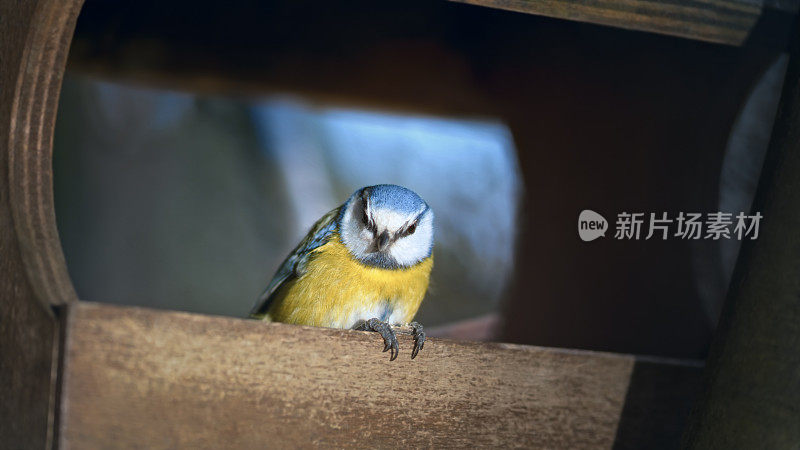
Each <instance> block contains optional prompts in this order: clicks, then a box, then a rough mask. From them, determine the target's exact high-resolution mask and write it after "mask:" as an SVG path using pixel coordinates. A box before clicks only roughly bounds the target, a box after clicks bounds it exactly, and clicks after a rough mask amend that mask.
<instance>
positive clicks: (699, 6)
mask: <svg viewBox="0 0 800 450" xmlns="http://www.w3.org/2000/svg"><path fill="white" fill-rule="evenodd" d="M451 1H455V2H459V3H468V4H471V5H479V6H487V7H491V8H498V9H505V10H509V11H517V12H522V13H526V14H536V15H541V16H548V17H555V18H559V19H567V20H574V21H578V22H589V23H596V24H600V25H608V26H612V27H617V28H625V29H629V30H639V31H649V32H652V33H660V34H666V35H671V36H679V37H683V38H687V39H696V40H700V41H708V42H716V43H720V44H728V45H741V44H742V43H743V42H744V41H745V39H747V37H748V35H749V33H750V31H751V30H752V29H753V27H754V26H755V24H756V22H757V21H758V18H759V16H760V14H761V2H760V1H757V0H675V1H669V2H663V1H658V0H588V1H585V0H451Z"/></svg>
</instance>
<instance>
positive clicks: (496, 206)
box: [55, 76, 521, 325]
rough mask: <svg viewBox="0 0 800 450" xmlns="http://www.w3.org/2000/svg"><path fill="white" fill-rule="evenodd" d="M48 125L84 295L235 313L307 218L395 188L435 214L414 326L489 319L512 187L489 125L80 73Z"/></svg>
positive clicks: (65, 231)
mask: <svg viewBox="0 0 800 450" xmlns="http://www.w3.org/2000/svg"><path fill="white" fill-rule="evenodd" d="M59 118H60V119H59V125H58V130H59V131H58V133H57V134H58V137H57V138H56V145H57V147H58V148H59V150H58V151H57V154H56V162H55V165H56V172H57V173H58V174H59V175H57V181H56V184H57V187H56V191H57V192H58V196H59V200H58V220H59V229H60V231H61V234H62V236H63V240H64V247H65V252H66V254H67V255H69V256H68V258H69V267H70V270H71V271H72V272H71V273H72V276H73V281H74V283H75V285H76V289H77V290H78V291H79V292H80V295H81V298H86V299H98V300H102V301H112V302H119V303H123V304H132V305H142V306H150V307H160V308H170V309H180V310H186V311H195V312H203V313H212V314H223V315H231V316H238V317H245V316H246V315H247V314H248V313H249V310H250V308H251V306H252V304H253V302H254V301H255V299H256V298H257V297H258V296H259V295H260V293H261V291H263V289H264V288H265V287H266V285H267V283H269V280H270V279H271V277H272V274H273V273H274V272H275V270H276V269H277V267H278V266H279V265H280V264H281V262H283V259H284V258H285V257H286V255H287V254H288V253H289V252H290V251H291V250H292V249H293V248H294V247H295V246H296V245H297V243H298V242H299V241H300V240H301V239H302V238H303V237H304V236H305V234H306V232H307V231H308V230H309V229H310V227H311V226H312V225H313V224H314V222H316V221H317V220H318V219H319V218H320V217H321V216H322V215H323V214H325V213H327V212H328V211H330V210H331V209H333V208H335V207H336V206H338V205H340V204H341V203H342V202H343V201H344V200H346V199H347V198H348V197H349V196H350V195H351V194H352V193H353V192H354V191H355V190H356V189H358V188H360V187H362V186H367V185H373V184H380V183H392V184H399V185H402V186H407V187H409V188H411V189H413V190H414V191H416V192H417V193H419V194H420V195H421V196H422V197H423V198H425V199H426V201H428V203H429V204H430V205H431V206H432V207H433V208H434V210H435V211H436V220H437V222H436V271H435V272H434V275H433V280H432V285H431V289H430V294H429V296H428V299H427V301H425V302H424V306H423V309H422V311H421V312H420V316H419V317H420V318H421V319H422V320H425V323H429V324H434V325H435V324H442V323H447V322H453V321H457V320H461V319H467V318H473V317H477V316H481V315H484V314H488V313H492V312H494V311H496V310H497V308H498V303H499V299H500V296H501V295H502V292H503V289H504V288H505V286H506V283H507V280H508V278H509V275H510V273H511V270H512V261H513V250H514V233H515V227H516V216H517V206H518V199H519V195H520V191H521V179H520V175H519V170H518V166H517V161H516V151H515V149H514V144H513V141H512V138H511V135H510V132H509V130H508V128H507V127H506V126H504V125H503V124H502V123H501V122H499V121H490V120H477V119H473V120H468V119H464V118H461V119H452V118H443V117H426V116H419V115H407V114H406V115H399V114H390V113H387V112H380V111H367V110H356V109H342V108H332V107H318V106H312V105H310V104H308V103H305V102H303V101H302V99H297V98H288V97H279V98H259V99H250V100H246V99H242V98H227V97H212V96H200V95H196V94H190V93H180V92H174V91H165V90H156V89H144V88H139V87H131V86H129V85H125V84H115V83H108V82H103V81H98V80H95V79H91V78H86V77H81V76H74V77H70V78H68V79H67V80H66V81H65V83H64V89H63V91H62V101H61V109H60V116H59ZM62 174H64V175H66V176H62Z"/></svg>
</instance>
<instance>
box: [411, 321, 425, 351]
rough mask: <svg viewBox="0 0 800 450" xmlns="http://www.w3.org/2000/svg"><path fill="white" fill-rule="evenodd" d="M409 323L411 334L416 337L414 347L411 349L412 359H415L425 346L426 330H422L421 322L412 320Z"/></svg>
mask: <svg viewBox="0 0 800 450" xmlns="http://www.w3.org/2000/svg"><path fill="white" fill-rule="evenodd" d="M408 325H409V326H410V327H411V336H413V337H414V349H413V350H411V359H414V358H416V357H417V353H419V351H420V350H422V347H424V346H425V332H424V331H422V325H421V324H420V323H419V322H411V323H410V324H408Z"/></svg>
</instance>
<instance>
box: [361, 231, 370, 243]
mask: <svg viewBox="0 0 800 450" xmlns="http://www.w3.org/2000/svg"><path fill="white" fill-rule="evenodd" d="M358 237H359V238H360V239H361V240H362V241H364V242H370V241H371V240H372V232H371V231H369V230H366V229H362V230H361V232H360V233H359V234H358Z"/></svg>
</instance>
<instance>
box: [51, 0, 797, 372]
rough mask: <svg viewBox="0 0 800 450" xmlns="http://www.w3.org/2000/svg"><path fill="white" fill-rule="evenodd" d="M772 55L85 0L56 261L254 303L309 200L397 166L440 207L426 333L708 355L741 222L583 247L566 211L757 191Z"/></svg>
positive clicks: (326, 11) (672, 208)
mask: <svg viewBox="0 0 800 450" xmlns="http://www.w3.org/2000/svg"><path fill="white" fill-rule="evenodd" d="M785 65H786V61H785V56H784V55H783V54H782V52H781V49H776V48H775V47H774V46H770V45H768V44H765V43H759V42H754V43H752V44H751V45H746V46H744V47H741V48H733V47H727V46H724V45H717V44H708V43H702V42H697V41H689V40H683V39H679V38H674V37H666V36H657V35H652V34H647V33H640V32H634V31H625V30H619V29H610V28H604V27H601V26H596V25H590V24H581V23H573V22H566V21H560V20H556V19H548V18H544V17H536V16H529V15H524V14H518V13H513V12H506V11H498V10H491V9H486V8H479V7H474V6H469V5H462V4H455V3H448V2H428V1H411V2H403V4H402V5H392V4H375V3H372V2H352V3H348V4H347V5H333V4H326V5H320V4H319V3H318V2H315V3H313V4H312V3H310V2H306V1H297V2H255V1H237V2H232V3H231V4H225V5H221V4H220V5H214V4H211V5H207V7H204V8H196V7H194V6H193V3H192V2H188V1H173V2H168V3H166V4H162V3H160V2H155V1H151V0H147V1H139V2H133V1H130V0H127V1H119V2H108V1H103V0H88V1H87V2H86V5H85V7H84V9H83V10H82V12H81V16H80V18H79V21H78V25H77V29H76V34H75V39H74V41H73V47H72V50H71V53H70V59H69V62H68V76H67V78H66V80H65V82H64V87H63V90H62V93H61V98H60V104H59V114H58V121H57V124H56V135H55V143H54V176H55V200H56V212H57V220H58V227H59V232H60V236H61V240H62V243H63V247H64V251H65V254H66V258H67V263H68V267H69V270H70V275H71V276H72V279H73V281H74V284H75V286H76V289H77V291H78V295H79V296H80V298H82V299H85V300H91V301H102V302H112V303H121V304H129V305H142V306H148V307H156V308H167V309H177V310H184V311H192V312H199V313H210V314H222V315H228V316H235V317H243V316H245V315H246V314H247V312H248V311H249V308H250V306H251V305H252V303H253V301H254V300H255V298H256V297H257V296H258V294H259V293H260V292H261V290H262V289H263V288H264V286H265V285H266V283H267V282H268V281H269V279H270V278H271V276H272V274H273V273H274V271H275V269H276V268H277V266H278V265H279V264H280V262H281V261H282V260H283V258H284V257H285V256H286V254H287V253H288V252H289V251H290V250H291V249H292V248H293V247H294V246H295V245H296V243H297V242H298V241H299V239H301V238H302V236H303V235H304V234H305V232H306V231H307V229H308V228H309V226H310V225H311V224H312V223H313V222H314V221H315V220H316V219H317V218H319V217H320V216H321V215H322V214H324V213H325V212H327V211H328V210H330V209H332V208H334V207H336V206H338V205H339V204H341V203H342V202H343V201H344V200H345V199H346V198H347V197H348V196H349V195H350V194H351V193H352V192H353V191H354V190H355V189H357V188H359V187H361V186H364V185H370V184H377V183H396V184H401V185H404V186H407V187H409V188H411V189H413V190H414V191H416V192H418V193H419V194H420V195H421V196H422V197H423V198H425V199H426V200H427V201H428V203H430V204H431V205H432V207H433V208H434V210H435V211H436V218H437V224H436V226H437V229H436V249H435V251H436V265H435V269H434V273H433V280H432V285H431V289H430V292H429V294H428V297H427V298H426V300H425V302H424V303H423V306H422V309H421V311H420V313H419V316H418V319H419V320H420V321H421V322H422V323H424V324H426V325H428V326H432V327H438V330H439V333H440V334H443V335H449V336H454V337H461V338H471V339H491V340H502V341H510V342H518V343H525V344H534V345H547V346H560V347H570V348H584V349H594V350H609V351H617V352H628V353H638V354H650V355H664V356H672V357H680V358H702V357H704V356H705V354H706V352H707V349H708V345H709V342H710V338H711V335H712V333H713V330H714V327H715V326H716V321H717V318H718V315H719V311H720V308H721V304H722V302H723V300H724V297H725V294H726V292H727V287H728V283H729V280H730V274H731V271H732V270H733V266H734V264H735V261H736V256H737V253H738V242H737V241H735V240H734V241H724V240H723V241H706V240H701V241H684V240H679V239H677V238H673V239H670V240H667V241H617V240H613V239H610V238H606V239H600V240H597V241H594V242H590V243H586V242H582V241H581V240H580V239H579V238H578V235H577V233H576V222H577V216H578V214H579V213H580V211H582V210H583V209H592V210H595V211H597V212H599V213H601V214H603V215H604V216H605V217H606V218H607V219H609V221H610V222H612V224H613V222H614V218H615V217H616V214H618V213H620V212H622V211H628V212H631V211H634V212H644V213H650V212H654V213H661V212H667V213H668V214H670V216H674V215H677V213H678V212H703V213H706V212H715V211H728V212H733V213H738V212H740V211H745V212H747V211H749V209H750V203H751V201H752V197H753V193H754V191H755V187H756V184H757V180H758V175H759V173H760V169H761V164H762V161H763V155H764V151H765V149H766V145H767V143H768V139H769V134H770V131H771V124H772V121H773V118H774V115H775V109H776V107H777V100H778V95H779V93H780V89H781V85H782V80H783V73H784V71H785ZM612 226H613V225H612ZM612 234H613V233H610V234H608V235H607V236H609V237H610V236H611V235H612Z"/></svg>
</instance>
